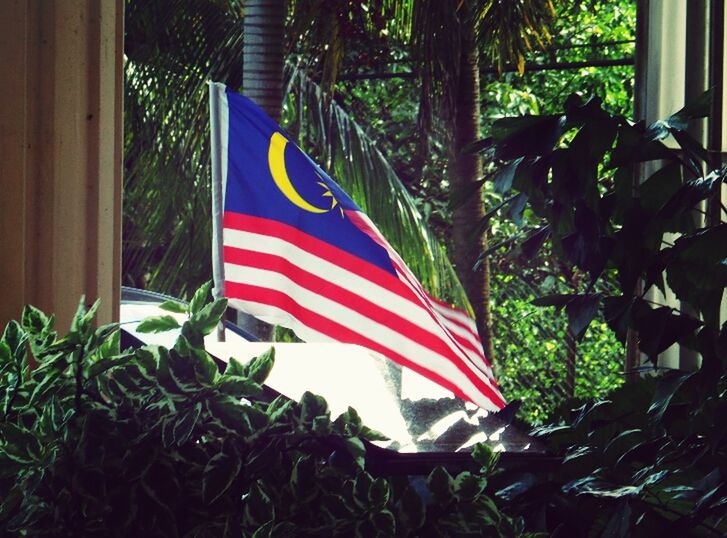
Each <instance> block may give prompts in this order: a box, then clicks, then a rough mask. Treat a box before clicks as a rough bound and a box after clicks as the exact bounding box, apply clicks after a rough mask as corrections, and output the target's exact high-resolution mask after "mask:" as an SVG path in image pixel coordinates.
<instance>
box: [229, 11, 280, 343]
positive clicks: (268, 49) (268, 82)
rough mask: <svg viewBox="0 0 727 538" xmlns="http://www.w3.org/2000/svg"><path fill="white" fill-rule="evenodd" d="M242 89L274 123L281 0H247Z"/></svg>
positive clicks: (268, 333)
mask: <svg viewBox="0 0 727 538" xmlns="http://www.w3.org/2000/svg"><path fill="white" fill-rule="evenodd" d="M243 24H244V25H243V31H244V39H245V44H244V47H243V69H242V91H243V93H244V94H245V95H246V96H247V97H249V98H250V99H252V100H253V101H255V103H257V104H258V105H259V106H260V107H261V108H262V109H263V110H265V112H267V113H268V115H269V116H270V117H271V118H273V119H274V120H275V121H276V122H278V123H279V122H280V111H281V108H282V105H283V62H284V51H283V36H284V35H285V29H284V24H285V0H247V1H246V2H245V18H244V23H243ZM237 323H238V325H240V326H241V327H242V328H243V329H245V330H247V331H248V332H251V333H253V334H255V335H256V336H257V337H258V338H260V339H261V340H263V341H270V340H272V337H273V327H272V326H271V325H268V324H267V323H264V322H262V321H260V320H257V319H255V318H253V317H252V316H250V315H247V314H243V313H238V317H237Z"/></svg>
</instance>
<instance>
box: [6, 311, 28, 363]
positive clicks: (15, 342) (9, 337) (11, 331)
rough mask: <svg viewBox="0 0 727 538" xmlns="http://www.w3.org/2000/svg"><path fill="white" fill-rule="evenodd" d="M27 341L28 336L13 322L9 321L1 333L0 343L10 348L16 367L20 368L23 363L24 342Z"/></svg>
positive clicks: (24, 353)
mask: <svg viewBox="0 0 727 538" xmlns="http://www.w3.org/2000/svg"><path fill="white" fill-rule="evenodd" d="M27 340H28V334H27V333H26V332H25V331H24V330H23V328H22V327H21V326H20V324H19V323H18V322H17V321H15V320H10V321H9V322H8V324H7V325H6V326H5V331H3V336H2V340H1V341H2V342H5V344H6V345H7V346H8V347H9V348H10V352H11V354H12V356H13V360H14V361H15V364H16V365H17V366H18V367H22V366H23V364H24V362H25V355H26V349H25V342H27Z"/></svg>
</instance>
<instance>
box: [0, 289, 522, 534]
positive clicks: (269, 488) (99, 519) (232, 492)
mask: <svg viewBox="0 0 727 538" xmlns="http://www.w3.org/2000/svg"><path fill="white" fill-rule="evenodd" d="M208 292H209V285H207V286H205V287H203V288H202V289H201V290H200V291H198V292H197V293H196V294H195V296H194V298H193V300H192V301H191V302H190V304H189V306H188V307H182V306H180V305H178V304H177V303H172V302H169V303H165V304H164V307H165V308H166V309H168V310H172V311H176V312H186V313H187V314H188V320H187V321H186V322H185V323H184V324H183V325H182V327H181V336H179V338H178V340H177V342H176V344H175V346H174V347H173V348H172V349H166V348H164V347H159V346H145V347H142V348H139V349H136V350H132V349H128V350H125V351H122V350H121V349H120V339H119V330H118V326H116V325H107V326H103V327H100V328H98V329H95V328H94V327H93V325H92V318H93V316H94V312H95V306H94V307H93V308H91V309H90V310H88V311H87V310H86V309H85V307H84V306H83V301H82V302H81V306H80V307H79V310H78V313H77V314H76V316H75V318H74V321H73V324H72V327H71V330H70V332H69V333H68V334H67V335H66V336H64V337H62V338H60V337H58V335H57V334H56V332H55V331H54V329H53V318H52V317H48V316H46V315H45V314H44V313H42V312H40V311H39V310H37V309H35V308H33V307H27V308H26V309H25V311H24V313H23V316H22V321H21V323H17V322H14V321H13V322H10V323H9V324H8V325H7V327H6V328H5V331H4V333H3V336H2V340H0V376H1V377H0V379H1V380H2V381H1V383H0V402H2V417H1V420H0V498H2V504H1V505H0V529H1V530H0V533H1V534H2V535H3V536H99V537H100V536H104V537H106V536H124V537H127V536H150V537H151V536H185V537H193V536H194V537H203V536H215V537H218V536H254V537H269V536H276V537H278V536H366V537H369V536H481V535H483V534H484V535H492V536H519V535H521V534H522V533H521V530H522V522H521V521H520V522H518V521H519V520H513V519H511V518H509V517H507V516H505V515H504V514H503V513H501V512H500V511H499V509H498V508H497V506H496V505H495V503H494V502H493V500H492V498H491V497H489V496H488V495H487V494H486V493H485V492H484V490H485V487H486V485H487V477H488V475H489V474H490V473H491V472H492V471H493V469H494V468H495V466H496V465H497V456H496V455H494V454H493V453H492V452H491V451H490V450H489V449H488V448H487V447H485V446H484V445H478V446H477V447H475V449H474V451H473V454H472V455H473V458H474V459H475V461H476V462H477V463H478V464H479V466H480V467H481V471H480V472H479V473H469V472H463V473H461V474H459V475H457V476H455V477H453V476H450V474H449V473H448V472H447V471H446V470H445V469H443V468H436V469H435V470H434V471H433V472H432V473H431V474H430V475H429V477H428V478H427V479H426V481H419V482H417V483H414V482H410V481H409V480H408V479H407V478H406V477H402V478H401V479H391V478H388V477H374V476H372V475H370V474H369V473H368V472H367V471H366V467H365V462H366V460H365V457H366V444H365V440H367V439H376V438H377V437H378V436H379V434H377V433H376V432H374V431H372V430H370V429H368V428H367V427H365V426H364V425H362V424H361V421H360V419H359V417H358V415H357V414H356V412H355V411H354V410H353V409H350V408H349V410H348V411H347V412H345V413H343V414H342V415H341V416H339V417H338V418H336V419H335V420H331V417H330V412H329V410H328V408H327V405H326V402H325V401H324V400H323V399H322V398H321V397H319V396H315V395H313V394H310V393H306V394H305V395H304V396H303V397H302V399H301V401H300V402H294V401H291V400H289V399H286V398H285V397H283V396H279V395H278V396H275V395H271V394H270V393H269V390H268V389H264V388H263V386H262V383H263V382H264V381H265V378H266V376H267V374H268V372H269V371H270V369H271V367H272V366H273V362H274V353H273V351H272V350H271V351H270V352H268V353H266V354H263V355H262V356H260V357H258V358H256V359H254V360H252V361H251V362H249V363H247V364H241V363H240V362H237V361H236V360H232V361H231V362H230V363H229V364H228V365H227V367H226V368H225V370H224V372H223V373H220V371H219V369H218V365H217V364H216V363H215V362H214V360H213V359H212V358H211V356H210V355H209V354H208V353H207V352H206V351H205V350H204V343H203V336H204V334H208V333H210V332H211V331H212V330H214V328H215V326H216V325H217V322H218V320H219V318H220V315H221V313H222V312H223V310H224V308H225V305H226V303H225V301H224V300H218V301H215V302H213V303H210V304H206V305H205V304H204V303H205V299H206V296H207V295H208ZM175 327H178V325H177V322H176V321H175V319H174V317H172V316H161V317H157V318H151V319H149V320H147V321H145V322H144V323H143V324H142V325H141V326H140V328H141V329H144V330H148V331H158V330H165V329H168V328H175Z"/></svg>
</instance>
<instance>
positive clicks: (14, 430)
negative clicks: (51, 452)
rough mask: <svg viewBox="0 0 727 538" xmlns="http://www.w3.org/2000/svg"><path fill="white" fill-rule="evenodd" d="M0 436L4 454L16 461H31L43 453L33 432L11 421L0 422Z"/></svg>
mask: <svg viewBox="0 0 727 538" xmlns="http://www.w3.org/2000/svg"><path fill="white" fill-rule="evenodd" d="M0 438H1V439H2V440H3V442H4V447H3V450H4V452H5V454H6V455H7V456H8V457H9V458H10V459H11V460H13V461H16V462H18V463H31V462H33V460H37V459H39V458H40V457H41V454H42V453H43V447H42V445H41V443H40V441H39V440H38V438H37V437H36V436H35V435H33V432H31V431H30V430H27V429H25V428H23V427H20V426H17V425H15V424H13V423H12V422H5V423H2V424H0Z"/></svg>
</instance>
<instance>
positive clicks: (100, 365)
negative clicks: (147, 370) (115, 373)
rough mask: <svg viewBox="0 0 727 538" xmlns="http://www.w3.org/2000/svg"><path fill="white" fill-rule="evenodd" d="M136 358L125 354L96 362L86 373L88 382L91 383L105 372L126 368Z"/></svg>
mask: <svg viewBox="0 0 727 538" xmlns="http://www.w3.org/2000/svg"><path fill="white" fill-rule="evenodd" d="M135 358H136V357H135V356H134V355H133V354H131V353H128V354H125V355H117V356H114V357H109V358H105V359H100V360H98V361H96V362H94V363H93V364H92V365H91V366H89V368H88V371H87V373H86V380H87V381H90V380H91V379H93V378H94V377H97V376H99V375H101V374H103V373H104V372H107V371H109V370H110V369H111V368H116V367H119V366H124V365H126V364H128V363H130V362H131V361H133V360H134V359H135Z"/></svg>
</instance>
